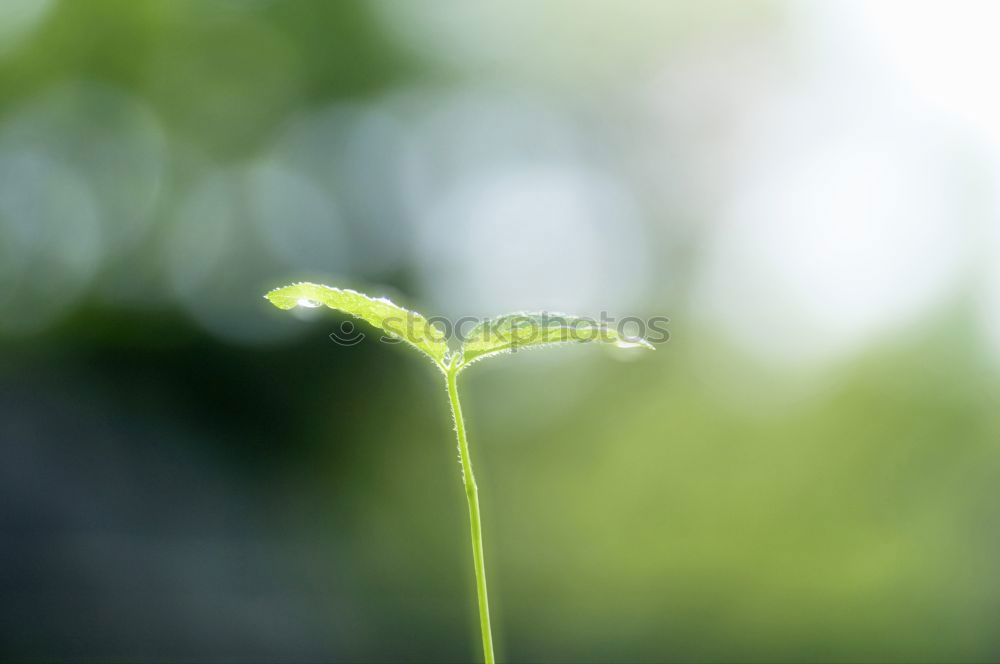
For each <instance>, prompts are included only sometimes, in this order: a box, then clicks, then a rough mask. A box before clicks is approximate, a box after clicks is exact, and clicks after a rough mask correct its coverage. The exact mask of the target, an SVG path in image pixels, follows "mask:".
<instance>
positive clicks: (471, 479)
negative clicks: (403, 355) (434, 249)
mask: <svg viewBox="0 0 1000 664" xmlns="http://www.w3.org/2000/svg"><path fill="white" fill-rule="evenodd" d="M447 375H448V397H449V398H450V399H451V414H452V415H453V416H454V417H455V431H456V433H457V434H458V453H459V456H460V457H461V459H462V476H463V477H464V479H465V497H466V498H467V499H468V501H469V529H470V530H471V532H472V560H473V562H474V563H475V566H476V595H477V596H478V597H479V627H480V629H481V630H482V633H483V657H484V658H485V660H486V664H493V633H492V631H491V630H490V605H489V600H488V599H487V598H486V563H485V562H484V560H483V528H482V525H481V524H480V521H479V490H478V489H477V488H476V477H475V476H474V475H473V474H472V460H471V459H470V458H469V443H468V441H467V440H466V438H465V423H464V422H463V421H462V404H461V403H459V401H458V385H457V383H456V381H457V378H458V366H457V364H456V366H454V367H452V368H450V369H448V374H447Z"/></svg>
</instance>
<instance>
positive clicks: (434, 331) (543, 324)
mask: <svg viewBox="0 0 1000 664" xmlns="http://www.w3.org/2000/svg"><path fill="white" fill-rule="evenodd" d="M266 297H267V299H268V300H269V301H270V302H271V304H273V305H274V306H276V307H278V308H279V309H292V308H294V307H296V306H302V307H310V308H313V307H319V306H321V305H326V306H328V307H330V308H331V309H336V310H338V311H343V312H345V313H348V314H351V315H352V316H355V317H357V318H361V319H362V320H364V321H366V322H367V323H369V324H371V325H373V326H374V327H377V328H380V329H381V330H383V331H384V332H385V333H386V335H388V339H390V340H392V341H402V342H405V343H407V344H409V345H410V346H412V347H413V348H415V349H416V350H418V351H420V352H421V353H423V354H424V355H426V356H427V357H429V358H430V360H431V361H432V362H434V364H435V366H437V368H438V369H440V370H441V373H442V374H444V379H445V389H446V391H447V393H448V399H449V401H450V402H451V414H452V417H453V418H454V420H455V433H456V435H457V437H458V454H459V459H460V461H461V464H462V479H463V481H464V483H465V495H466V498H467V499H468V502H469V526H470V531H471V535H472V560H473V563H474V565H475V570H476V595H477V597H478V600H479V625H480V629H481V631H482V637H483V656H484V658H485V661H486V663H487V664H493V633H492V630H491V628H490V608H489V601H488V599H487V593H486V565H485V561H484V559H483V529H482V525H481V523H480V518H479V492H478V489H477V488H476V478H475V476H474V475H473V474H472V459H471V458H470V457H469V441H468V439H467V438H466V435H465V422H464V420H463V419H462V406H461V403H460V402H459V400H458V375H459V374H460V373H461V372H462V370H464V369H465V368H466V367H468V366H469V365H470V364H472V363H473V362H478V361H479V360H482V359H484V358H487V357H492V356H494V355H502V354H505V353H513V352H515V351H517V350H520V349H527V348H533V347H539V346H549V345H553V344H559V343H569V342H588V341H590V342H598V343H610V344H613V345H614V346H617V347H619V348H648V349H650V350H653V346H652V345H651V344H650V343H649V342H648V341H646V340H644V339H627V338H625V337H623V336H622V335H620V334H618V333H617V332H616V331H615V330H612V329H611V328H609V327H607V326H604V325H600V324H598V323H596V322H595V321H592V320H589V319H586V318H580V317H577V316H567V315H563V314H559V315H555V314H546V313H517V314H509V315H506V316H500V317H498V318H495V319H491V320H487V321H483V322H481V323H479V324H478V325H476V326H475V327H474V328H473V329H472V330H471V332H470V333H469V334H468V336H467V338H466V339H465V342H464V343H462V345H461V347H460V348H458V349H455V350H452V349H450V348H449V346H448V343H447V340H446V339H445V335H444V333H443V332H442V331H441V330H439V329H438V328H437V327H435V326H433V325H431V323H430V322H428V320H427V319H426V318H424V317H423V316H421V315H420V314H418V313H416V312H414V311H408V310H406V309H403V308H402V307H399V306H397V305H395V304H393V303H392V302H390V301H389V300H387V299H385V298H378V299H376V298H371V297H368V296H367V295H362V294H361V293H358V292H356V291H352V290H346V289H340V288H331V287H329V286H321V285H318V284H309V283H300V284H293V285H291V286H285V287H284V288H278V289H276V290H273V291H271V292H270V293H268V294H267V295H266Z"/></svg>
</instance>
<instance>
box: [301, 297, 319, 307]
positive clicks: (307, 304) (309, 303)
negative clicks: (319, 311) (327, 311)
mask: <svg viewBox="0 0 1000 664" xmlns="http://www.w3.org/2000/svg"><path fill="white" fill-rule="evenodd" d="M296 304H298V305H299V306H300V307H305V308H306V309H315V308H316V307H321V306H323V303H322V302H317V301H316V300H310V299H308V298H305V297H301V298H299V300H298V302H296Z"/></svg>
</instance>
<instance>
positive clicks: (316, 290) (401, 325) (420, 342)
mask: <svg viewBox="0 0 1000 664" xmlns="http://www.w3.org/2000/svg"><path fill="white" fill-rule="evenodd" d="M265 297H266V298H267V299H268V300H269V301H270V302H271V304H273V305H274V306H276V307H278V308H279V309H292V308H294V307H297V306H299V307H307V308H312V307H318V306H321V305H326V306H328V307H330V308H331V309H336V310H338V311H343V312H344V313H348V314H351V315H352V316H355V317H356V318H360V319H362V320H364V321H366V322H368V323H370V324H371V325H373V326H375V327H377V328H380V329H382V330H384V331H385V332H386V334H388V335H389V336H390V337H393V338H398V339H400V340H402V341H405V342H406V343H408V344H410V345H411V346H413V347H414V348H416V349H417V350H419V351H421V352H422V353H425V354H426V355H427V356H428V357H430V358H431V359H432V360H434V362H436V363H437V364H438V365H439V366H441V367H442V368H443V367H444V366H445V355H446V354H447V353H448V344H447V343H446V341H445V338H444V334H443V333H442V332H441V331H440V330H439V329H437V328H435V327H434V326H433V325H431V324H430V323H429V322H428V321H427V319H426V318H424V317H423V316H421V315H420V314H418V313H417V312H415V311H410V310H408V309H404V308H403V307H400V306H398V305H396V304H393V303H392V302H390V301H389V300H387V299H386V298H384V297H383V298H372V297H368V296H367V295H364V294H362V293H358V292H357V291H353V290H349V289H346V288H331V287H330V286H323V285H320V284H310V283H299V284H292V285H291V286H285V287H283V288H276V289H275V290H273V291H271V292H270V293H268V294H267V295H266V296H265Z"/></svg>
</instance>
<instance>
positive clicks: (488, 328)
mask: <svg viewBox="0 0 1000 664" xmlns="http://www.w3.org/2000/svg"><path fill="white" fill-rule="evenodd" d="M588 342H595V343H604V344H613V345H615V346H617V347H618V348H647V349H649V350H655V349H654V348H653V345H652V344H651V343H649V342H648V341H646V340H645V339H629V338H626V337H623V336H622V335H620V334H618V332H617V331H615V330H614V329H612V328H610V327H608V326H606V325H601V324H600V323H598V322H597V321H594V320H591V319H589V318H581V317H579V316H570V315H568V314H555V313H551V312H522V313H514V314H507V315H506V316H500V317H499V318H493V319H490V320H486V321H483V322H482V323H480V324H479V325H476V326H475V327H474V328H472V330H471V331H470V332H469V335H468V337H467V338H466V340H465V343H464V344H463V345H462V364H463V366H465V365H468V364H471V363H472V362H476V361H478V360H481V359H483V358H485V357H490V356H493V355H500V354H503V353H514V352H516V351H518V350H522V349H528V348H538V347H540V346H551V345H555V344H565V343H588Z"/></svg>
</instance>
